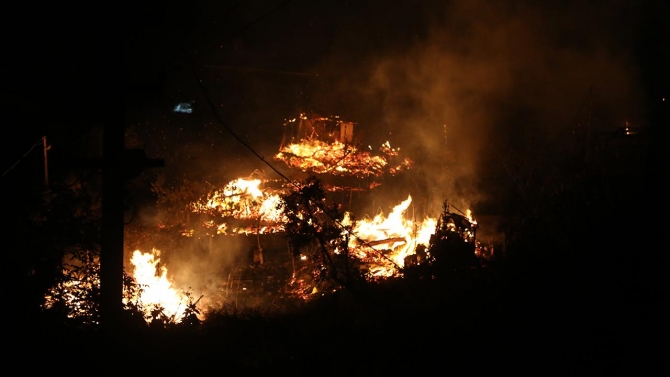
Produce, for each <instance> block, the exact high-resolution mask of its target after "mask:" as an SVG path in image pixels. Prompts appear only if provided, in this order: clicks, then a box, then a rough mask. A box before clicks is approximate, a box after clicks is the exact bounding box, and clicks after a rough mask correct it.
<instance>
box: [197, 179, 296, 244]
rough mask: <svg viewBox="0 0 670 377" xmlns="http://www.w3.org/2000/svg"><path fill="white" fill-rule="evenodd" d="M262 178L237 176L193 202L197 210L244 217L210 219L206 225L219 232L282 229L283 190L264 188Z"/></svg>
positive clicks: (268, 231)
mask: <svg viewBox="0 0 670 377" xmlns="http://www.w3.org/2000/svg"><path fill="white" fill-rule="evenodd" d="M262 183H264V181H263V180H261V179H245V178H238V179H236V180H233V181H230V182H229V183H228V184H227V185H226V186H225V187H224V188H222V189H220V190H216V191H214V192H212V193H210V194H209V195H208V197H207V198H206V199H205V200H204V201H202V202H196V203H192V204H191V209H192V211H193V212H195V213H207V214H210V215H215V216H216V217H219V218H224V219H227V220H230V219H237V220H244V221H243V223H242V225H239V224H235V225H231V224H229V222H230V221H224V222H222V223H216V222H215V221H213V220H208V221H206V222H205V223H204V225H205V227H207V228H216V233H217V234H252V233H253V234H256V233H258V234H263V233H274V232H280V231H283V225H282V224H283V220H284V215H283V214H282V213H281V211H280V210H279V209H278V204H279V203H280V201H281V199H280V196H279V195H280V193H279V192H272V191H271V190H267V189H261V187H260V186H261V184H262Z"/></svg>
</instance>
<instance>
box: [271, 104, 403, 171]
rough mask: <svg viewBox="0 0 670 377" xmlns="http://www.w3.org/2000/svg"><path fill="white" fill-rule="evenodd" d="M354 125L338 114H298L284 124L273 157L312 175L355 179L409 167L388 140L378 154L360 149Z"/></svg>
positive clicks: (370, 149) (370, 148)
mask: <svg viewBox="0 0 670 377" xmlns="http://www.w3.org/2000/svg"><path fill="white" fill-rule="evenodd" d="M355 127H356V124H355V123H353V122H346V121H344V120H342V119H340V117H339V116H331V117H324V116H321V115H317V114H305V113H303V114H300V116H299V117H297V118H294V119H290V120H288V121H286V122H285V123H284V136H283V139H282V143H281V146H280V147H279V153H277V154H276V155H275V156H274V158H275V160H277V161H281V162H283V163H285V164H286V165H287V166H289V167H290V168H295V169H298V170H301V171H303V172H307V173H311V174H330V175H334V176H344V177H356V178H367V177H381V176H383V175H385V174H396V173H398V172H399V171H401V170H404V169H409V168H410V166H411V165H412V161H411V160H410V159H409V158H404V159H400V157H399V150H398V149H394V148H391V144H390V143H389V142H388V141H387V142H385V143H384V144H382V146H381V147H380V148H379V152H378V153H372V147H370V146H368V149H369V151H365V150H362V149H361V145H360V140H357V139H356V136H355V134H354V128H355ZM398 159H400V161H399V162H398V161H397V160H398Z"/></svg>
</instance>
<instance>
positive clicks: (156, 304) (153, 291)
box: [130, 249, 189, 323]
mask: <svg viewBox="0 0 670 377" xmlns="http://www.w3.org/2000/svg"><path fill="white" fill-rule="evenodd" d="M159 256H160V251H159V250H157V249H153V251H152V253H142V252H141V251H139V250H135V252H134V253H133V257H132V258H131V260H130V262H131V263H132V264H133V265H134V266H135V271H134V274H133V275H134V277H135V280H136V281H137V283H138V284H140V286H141V287H142V290H141V293H140V297H139V302H140V303H141V305H142V306H143V307H144V308H145V317H146V318H148V320H150V318H151V316H152V312H153V311H154V310H156V309H159V310H162V312H163V314H164V315H165V316H167V317H168V318H172V319H173V320H174V322H176V323H179V322H181V320H182V318H183V317H184V315H185V313H186V309H187V308H188V305H189V302H188V300H187V297H185V296H184V295H181V294H179V293H178V292H177V291H176V290H175V289H174V287H173V286H172V283H171V282H170V281H169V280H168V278H167V268H166V267H165V266H161V267H160V268H159V267H158V263H159V262H160V258H159ZM159 270H160V273H159Z"/></svg>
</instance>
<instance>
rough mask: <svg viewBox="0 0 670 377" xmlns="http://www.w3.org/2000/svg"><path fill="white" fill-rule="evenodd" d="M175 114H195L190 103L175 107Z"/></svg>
mask: <svg viewBox="0 0 670 377" xmlns="http://www.w3.org/2000/svg"><path fill="white" fill-rule="evenodd" d="M173 111H174V112H175V113H185V114H191V113H193V109H192V108H191V104H190V103H188V102H182V103H180V104H178V105H177V106H175V107H174V110H173Z"/></svg>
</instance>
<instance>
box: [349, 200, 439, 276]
mask: <svg viewBox="0 0 670 377" xmlns="http://www.w3.org/2000/svg"><path fill="white" fill-rule="evenodd" d="M411 203H412V197H411V195H409V196H408V197H407V199H405V200H404V201H402V202H401V203H400V204H398V205H397V206H395V207H394V208H393V211H391V213H390V214H389V215H388V217H384V215H383V213H379V214H377V215H376V216H375V217H374V218H372V219H363V220H359V221H357V222H356V223H355V226H354V228H353V230H352V232H353V234H354V235H355V237H351V238H350V241H349V248H350V249H351V250H352V251H353V252H354V255H356V256H358V257H359V258H361V259H362V260H364V261H367V262H369V263H371V265H372V268H371V274H372V276H373V277H388V276H394V275H398V274H399V273H400V271H399V269H401V268H402V267H404V265H405V258H406V257H407V256H408V255H411V254H414V253H415V251H416V247H417V246H419V245H424V246H428V243H429V241H430V236H431V234H433V232H434V231H435V226H436V224H437V220H436V219H434V218H430V217H426V218H425V219H423V220H422V221H415V220H413V219H408V218H406V216H405V213H406V211H407V209H408V208H409V206H410V204H411ZM349 218H350V217H349V216H348V214H347V216H345V220H344V221H343V224H344V225H349V224H350V222H349Z"/></svg>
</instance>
